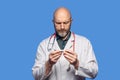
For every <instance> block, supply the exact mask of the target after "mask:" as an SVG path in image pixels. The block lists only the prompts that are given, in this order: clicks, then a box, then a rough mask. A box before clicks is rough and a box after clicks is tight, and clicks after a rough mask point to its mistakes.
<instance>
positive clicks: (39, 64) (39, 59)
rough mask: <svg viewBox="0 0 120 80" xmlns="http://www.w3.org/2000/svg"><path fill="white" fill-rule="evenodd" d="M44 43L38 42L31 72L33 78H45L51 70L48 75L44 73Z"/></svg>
mask: <svg viewBox="0 0 120 80" xmlns="http://www.w3.org/2000/svg"><path fill="white" fill-rule="evenodd" d="M44 48H45V44H40V45H39V47H38V49H37V54H36V59H35V64H34V66H33V68H32V73H33V76H34V78H35V80H45V79H46V78H47V77H48V76H49V75H50V74H51V73H52V72H50V73H49V74H48V75H45V70H46V68H45V62H46V56H47V55H46V53H45V49H44Z"/></svg>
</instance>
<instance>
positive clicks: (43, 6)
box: [0, 0, 120, 80]
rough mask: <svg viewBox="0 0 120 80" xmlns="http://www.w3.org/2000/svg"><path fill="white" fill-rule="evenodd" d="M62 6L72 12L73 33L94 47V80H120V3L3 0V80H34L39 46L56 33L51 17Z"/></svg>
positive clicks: (0, 38) (0, 68)
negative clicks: (35, 60) (97, 70)
mask: <svg viewBox="0 0 120 80" xmlns="http://www.w3.org/2000/svg"><path fill="white" fill-rule="evenodd" d="M60 6H64V7H67V8H68V9H69V10H70V11H71V13H72V16H73V24H72V31H74V32H75V33H77V34H79V35H83V36H86V37H87V38H88V39H89V40H90V41H91V43H92V45H93V48H94V51H95V55H96V58H97V61H98V64H99V73H98V76H97V77H96V78H95V80H118V79H119V76H120V73H119V72H120V64H119V62H120V61H119V60H120V58H119V56H120V35H119V34H120V29H119V27H120V1H119V0H0V80H34V79H33V76H32V70H31V68H32V66H33V64H34V59H35V56H36V50H37V46H38V44H39V42H41V41H42V40H43V39H44V38H47V37H48V36H49V35H51V34H52V33H53V32H54V28H53V24H52V14H53V11H54V10H55V9H56V8H58V7H60ZM87 80H89V79H87Z"/></svg>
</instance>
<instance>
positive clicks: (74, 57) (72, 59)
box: [63, 50, 79, 69]
mask: <svg viewBox="0 0 120 80" xmlns="http://www.w3.org/2000/svg"><path fill="white" fill-rule="evenodd" d="M63 55H64V57H65V58H66V59H67V60H68V61H69V62H70V64H72V65H73V66H74V67H75V69H78V66H79V61H78V59H77V54H76V53H75V52H73V51H71V50H65V51H64V54H63Z"/></svg>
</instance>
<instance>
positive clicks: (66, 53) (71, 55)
mask: <svg viewBox="0 0 120 80" xmlns="http://www.w3.org/2000/svg"><path fill="white" fill-rule="evenodd" d="M63 55H68V56H70V57H71V58H76V57H77V56H76V55H75V54H70V53H68V52H64V54H63Z"/></svg>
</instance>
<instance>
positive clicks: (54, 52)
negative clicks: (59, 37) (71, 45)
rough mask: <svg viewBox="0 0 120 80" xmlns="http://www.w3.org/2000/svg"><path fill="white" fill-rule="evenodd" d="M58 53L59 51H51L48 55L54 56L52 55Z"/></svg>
mask: <svg viewBox="0 0 120 80" xmlns="http://www.w3.org/2000/svg"><path fill="white" fill-rule="evenodd" d="M58 52H60V51H58V50H56V51H52V52H51V53H50V54H51V55H54V54H56V53H58Z"/></svg>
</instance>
